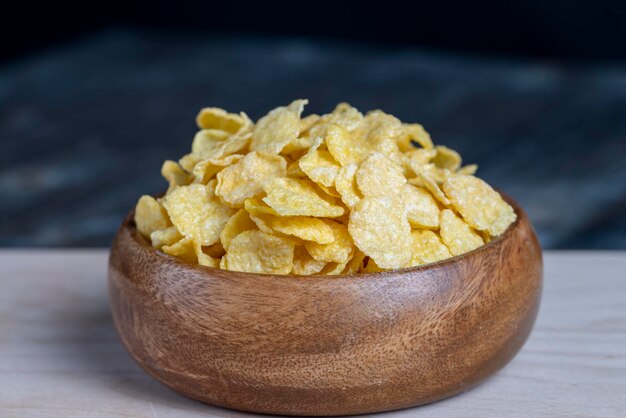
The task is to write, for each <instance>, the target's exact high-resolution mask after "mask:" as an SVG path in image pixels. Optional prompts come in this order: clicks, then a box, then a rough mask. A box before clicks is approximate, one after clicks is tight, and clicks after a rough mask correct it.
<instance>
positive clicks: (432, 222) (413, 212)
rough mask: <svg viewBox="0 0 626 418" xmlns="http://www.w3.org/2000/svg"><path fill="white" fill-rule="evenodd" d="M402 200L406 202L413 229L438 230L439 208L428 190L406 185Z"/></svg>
mask: <svg viewBox="0 0 626 418" xmlns="http://www.w3.org/2000/svg"><path fill="white" fill-rule="evenodd" d="M400 198H401V199H402V201H403V202H404V205H405V208H406V211H407V217H408V219H409V223H410V224H411V226H412V227H414V228H437V227H438V226H439V206H438V205H437V202H436V201H435V199H434V198H433V196H432V195H431V194H430V193H428V192H427V191H426V190H424V189H422V188H421V187H415V186H413V185H411V184H405V185H404V186H402V189H401V192H400Z"/></svg>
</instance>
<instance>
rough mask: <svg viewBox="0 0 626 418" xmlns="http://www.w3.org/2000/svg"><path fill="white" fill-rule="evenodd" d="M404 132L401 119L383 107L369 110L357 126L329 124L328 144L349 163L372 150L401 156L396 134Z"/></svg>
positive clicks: (338, 158) (335, 153)
mask: <svg viewBox="0 0 626 418" xmlns="http://www.w3.org/2000/svg"><path fill="white" fill-rule="evenodd" d="M400 133H401V129H400V123H399V121H398V120H397V119H396V118H394V117H393V116H390V115H387V114H385V113H383V112H380V111H375V112H370V113H368V114H367V116H366V117H365V118H363V120H362V121H361V122H360V123H359V124H358V125H357V126H356V127H355V128H354V130H353V132H351V131H349V130H348V129H346V128H344V127H341V126H338V125H330V126H329V127H328V130H327V132H326V138H325V142H326V146H327V147H328V151H329V152H330V154H331V155H332V156H333V158H335V160H337V161H338V162H339V164H340V165H342V166H346V165H348V164H352V163H357V164H359V163H361V162H362V161H363V160H365V159H366V158H367V157H368V156H369V155H370V154H372V153H374V152H379V153H381V154H383V155H385V156H386V157H388V158H391V159H393V160H396V159H398V158H399V155H400V153H399V149H398V145H397V144H396V139H395V138H396V137H397V136H398V135H399V134H400Z"/></svg>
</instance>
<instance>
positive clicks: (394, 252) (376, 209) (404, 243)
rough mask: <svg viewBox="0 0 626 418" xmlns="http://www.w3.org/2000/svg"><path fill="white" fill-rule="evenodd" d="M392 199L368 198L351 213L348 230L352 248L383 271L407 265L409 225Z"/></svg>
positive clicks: (408, 258)
mask: <svg viewBox="0 0 626 418" xmlns="http://www.w3.org/2000/svg"><path fill="white" fill-rule="evenodd" d="M405 213H406V212H405V210H404V208H403V204H402V202H400V201H399V200H398V198H397V197H395V196H378V197H367V198H364V199H363V200H361V201H360V202H359V203H357V205H356V206H355V207H354V209H353V210H352V213H351V214H350V221H349V224H348V230H349V231H350V235H351V236H352V238H353V239H354V243H355V245H356V246H357V247H358V248H359V250H361V251H363V253H365V255H367V256H369V257H370V258H371V259H373V260H374V261H375V262H376V264H377V265H378V266H380V267H382V268H386V269H395V268H402V267H406V266H408V265H409V263H410V261H411V254H412V239H411V226H410V224H409V221H408V219H407V217H406V215H405Z"/></svg>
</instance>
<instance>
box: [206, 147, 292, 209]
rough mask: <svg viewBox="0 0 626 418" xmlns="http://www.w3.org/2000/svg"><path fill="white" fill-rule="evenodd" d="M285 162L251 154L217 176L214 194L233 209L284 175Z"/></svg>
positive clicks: (274, 157)
mask: <svg viewBox="0 0 626 418" xmlns="http://www.w3.org/2000/svg"><path fill="white" fill-rule="evenodd" d="M286 170H287V162H286V161H285V159H284V158H283V157H280V156H278V155H269V154H262V153H258V152H251V153H249V154H247V155H246V156H245V157H243V158H242V159H241V160H239V161H238V162H237V163H236V164H233V165H231V166H229V167H227V168H225V169H223V170H222V171H220V172H219V173H218V174H217V187H216V188H215V194H216V195H217V196H219V197H221V198H222V200H224V202H226V203H228V204H229V205H230V206H233V207H241V206H243V202H244V200H246V199H248V198H250V197H254V196H256V195H258V194H259V193H261V192H262V191H263V186H264V185H265V184H266V183H267V182H268V181H270V180H272V179H274V178H278V177H282V176H284V175H285V173H286Z"/></svg>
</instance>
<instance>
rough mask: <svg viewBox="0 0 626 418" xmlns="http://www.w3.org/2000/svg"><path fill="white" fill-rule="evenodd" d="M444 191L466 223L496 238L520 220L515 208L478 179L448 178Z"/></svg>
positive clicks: (470, 177)
mask: <svg viewBox="0 0 626 418" xmlns="http://www.w3.org/2000/svg"><path fill="white" fill-rule="evenodd" d="M443 189H444V191H445V192H446V195H447V196H448V197H449V198H450V202H451V203H452V206H454V208H455V209H456V210H457V211H458V212H459V213H460V214H461V216H463V219H464V220H465V222H467V223H468V224H469V225H471V226H472V227H473V228H475V229H477V230H479V231H487V232H489V234H490V235H492V236H497V235H500V234H502V233H503V232H504V231H505V230H506V229H507V228H508V226H509V225H511V224H512V223H513V222H514V221H515V219H516V218H517V217H516V215H515V212H514V211H513V208H512V207H511V206H509V204H508V203H506V202H505V201H504V199H502V197H501V196H500V194H499V193H498V192H496V191H495V190H493V189H492V188H491V186H489V185H488V184H487V183H485V182H484V181H482V180H481V179H479V178H477V177H474V176H465V175H457V176H454V177H450V178H448V180H447V181H446V182H445V183H444V185H443Z"/></svg>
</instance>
